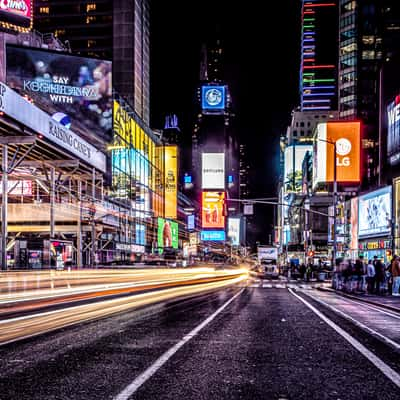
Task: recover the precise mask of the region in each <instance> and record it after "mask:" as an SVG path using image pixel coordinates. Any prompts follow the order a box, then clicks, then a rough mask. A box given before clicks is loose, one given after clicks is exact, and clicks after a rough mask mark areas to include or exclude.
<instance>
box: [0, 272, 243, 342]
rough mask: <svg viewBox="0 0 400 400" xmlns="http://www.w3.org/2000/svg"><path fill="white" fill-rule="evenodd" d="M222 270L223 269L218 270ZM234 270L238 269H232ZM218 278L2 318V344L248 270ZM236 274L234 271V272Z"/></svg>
mask: <svg viewBox="0 0 400 400" xmlns="http://www.w3.org/2000/svg"><path fill="white" fill-rule="evenodd" d="M218 272H219V271H218ZM230 272H231V273H232V272H234V271H230ZM237 272H238V271H236V276H232V277H231V278H227V279H224V280H222V281H217V282H209V283H201V284H198V285H190V286H182V287H175V288H167V289H160V290H157V291H152V292H147V293H140V294H135V295H130V296H124V297H121V298H115V299H110V300H102V301H98V302H96V303H91V304H84V305H77V306H74V307H68V308H63V309H59V310H53V311H48V312H41V313H36V314H31V315H26V316H22V317H17V318H11V319H5V320H2V321H0V344H6V343H10V342H14V341H17V340H20V339H24V338H28V337H32V336H36V335H39V334H42V333H46V332H50V331H53V330H56V329H60V328H63V327H66V326H70V325H74V324H77V323H82V322H87V321H92V320H95V319H98V318H104V317H107V316H109V315H112V314H116V313H120V312H124V311H129V310H132V309H135V308H138V307H143V306H146V305H150V304H154V303H158V302H163V301H167V300H171V299H174V298H181V297H184V296H190V295H197V294H202V293H207V292H210V291H215V290H219V289H223V288H226V287H229V286H232V285H237V284H239V283H240V282H243V281H245V280H247V278H248V275H247V271H246V272H245V271H242V272H240V273H239V274H238V273H237ZM232 275H233V274H232Z"/></svg>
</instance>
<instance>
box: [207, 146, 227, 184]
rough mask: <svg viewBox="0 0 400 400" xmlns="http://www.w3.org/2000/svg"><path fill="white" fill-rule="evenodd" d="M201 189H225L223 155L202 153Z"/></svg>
mask: <svg viewBox="0 0 400 400" xmlns="http://www.w3.org/2000/svg"><path fill="white" fill-rule="evenodd" d="M201 188H202V189H225V154H224V153H202V155H201Z"/></svg>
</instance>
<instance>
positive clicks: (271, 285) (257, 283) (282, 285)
mask: <svg viewBox="0 0 400 400" xmlns="http://www.w3.org/2000/svg"><path fill="white" fill-rule="evenodd" d="M331 285H332V284H331V283H325V282H311V283H308V284H307V283H290V282H289V283H288V282H273V281H265V280H254V281H252V282H250V283H249V284H248V285H247V286H248V287H253V288H262V289H288V288H289V289H310V290H311V289H319V288H327V287H331Z"/></svg>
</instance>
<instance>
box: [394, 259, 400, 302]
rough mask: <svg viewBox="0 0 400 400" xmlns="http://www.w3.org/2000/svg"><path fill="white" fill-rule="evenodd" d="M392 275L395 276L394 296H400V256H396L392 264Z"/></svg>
mask: <svg viewBox="0 0 400 400" xmlns="http://www.w3.org/2000/svg"><path fill="white" fill-rule="evenodd" d="M392 276H393V291H392V295H393V296H400V263H399V257H398V256H396V258H394V262H393V264H392Z"/></svg>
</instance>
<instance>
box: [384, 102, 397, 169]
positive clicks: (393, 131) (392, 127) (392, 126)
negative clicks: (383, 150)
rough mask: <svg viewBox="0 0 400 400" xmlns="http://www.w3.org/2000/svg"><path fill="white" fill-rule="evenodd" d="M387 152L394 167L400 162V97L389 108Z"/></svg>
mask: <svg viewBox="0 0 400 400" xmlns="http://www.w3.org/2000/svg"><path fill="white" fill-rule="evenodd" d="M386 111H387V128H388V137H387V152H388V157H389V162H390V164H392V165H395V164H398V163H399V162H400V95H398V96H396V98H395V99H394V100H393V101H392V102H391V103H390V104H389V105H388V106H387V109H386Z"/></svg>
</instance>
